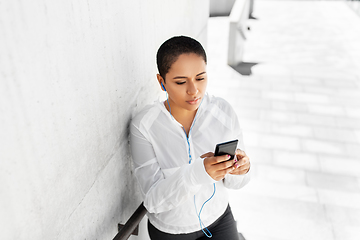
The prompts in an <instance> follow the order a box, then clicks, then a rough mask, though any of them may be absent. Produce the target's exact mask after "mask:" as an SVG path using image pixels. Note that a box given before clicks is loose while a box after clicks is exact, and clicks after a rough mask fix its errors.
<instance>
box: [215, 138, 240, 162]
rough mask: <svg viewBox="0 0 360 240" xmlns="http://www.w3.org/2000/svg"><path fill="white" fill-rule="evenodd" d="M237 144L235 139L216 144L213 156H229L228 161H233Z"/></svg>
mask: <svg viewBox="0 0 360 240" xmlns="http://www.w3.org/2000/svg"><path fill="white" fill-rule="evenodd" d="M237 143H238V140H237V139H236V140H232V141H229V142H224V143H219V144H216V147H215V156H222V155H230V156H231V157H230V159H229V160H232V159H234V156H235V151H236V147H237Z"/></svg>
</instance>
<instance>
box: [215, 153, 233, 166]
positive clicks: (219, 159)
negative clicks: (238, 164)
mask: <svg viewBox="0 0 360 240" xmlns="http://www.w3.org/2000/svg"><path fill="white" fill-rule="evenodd" d="M230 158H231V156H230V155H222V156H216V157H213V159H212V164H218V163H221V162H224V161H228V160H229V159H230Z"/></svg>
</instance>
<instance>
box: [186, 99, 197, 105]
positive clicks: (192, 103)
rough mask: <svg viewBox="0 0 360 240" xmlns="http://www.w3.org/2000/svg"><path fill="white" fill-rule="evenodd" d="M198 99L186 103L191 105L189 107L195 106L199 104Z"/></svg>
mask: <svg viewBox="0 0 360 240" xmlns="http://www.w3.org/2000/svg"><path fill="white" fill-rule="evenodd" d="M199 100H200V98H195V99H194V100H190V101H186V102H187V103H189V104H191V105H195V104H197V103H198V102H199Z"/></svg>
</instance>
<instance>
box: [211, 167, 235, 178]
mask: <svg viewBox="0 0 360 240" xmlns="http://www.w3.org/2000/svg"><path fill="white" fill-rule="evenodd" d="M234 170H235V168H234V167H229V168H227V169H223V170H220V171H217V172H216V176H217V178H220V179H223V178H224V177H225V175H226V174H228V173H231V172H232V171H234Z"/></svg>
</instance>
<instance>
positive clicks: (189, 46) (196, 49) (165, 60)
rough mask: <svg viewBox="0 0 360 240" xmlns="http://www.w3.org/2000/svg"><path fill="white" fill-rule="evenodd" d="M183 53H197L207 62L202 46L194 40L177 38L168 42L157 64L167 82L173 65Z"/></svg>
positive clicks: (158, 56)
mask: <svg viewBox="0 0 360 240" xmlns="http://www.w3.org/2000/svg"><path fill="white" fill-rule="evenodd" d="M183 53H195V54H197V55H199V56H200V57H202V58H203V59H204V61H205V63H207V61H206V53H205V50H204V48H203V47H202V46H201V44H200V43H199V42H198V41H196V40H195V39H193V38H190V37H186V36H176V37H172V38H170V39H168V40H166V41H165V42H164V43H163V44H162V45H161V46H160V47H159V50H158V52H157V54H156V63H157V67H158V70H159V74H160V76H161V77H162V78H163V79H164V80H165V75H166V74H167V73H168V72H169V69H170V68H171V65H172V64H173V63H174V62H176V60H177V59H178V57H179V56H180V55H181V54H183Z"/></svg>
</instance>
